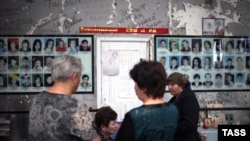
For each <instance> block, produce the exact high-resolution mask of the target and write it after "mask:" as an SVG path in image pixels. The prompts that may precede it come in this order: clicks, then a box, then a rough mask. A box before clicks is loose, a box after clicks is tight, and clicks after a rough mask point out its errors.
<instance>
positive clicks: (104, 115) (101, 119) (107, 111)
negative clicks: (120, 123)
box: [95, 106, 117, 129]
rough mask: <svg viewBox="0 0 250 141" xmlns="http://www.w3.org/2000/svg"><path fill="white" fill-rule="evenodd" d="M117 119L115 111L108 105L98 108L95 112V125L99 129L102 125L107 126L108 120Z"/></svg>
mask: <svg viewBox="0 0 250 141" xmlns="http://www.w3.org/2000/svg"><path fill="white" fill-rule="evenodd" d="M116 119H117V113H116V112H115V111H114V110H113V109H112V108H111V107H110V106H104V107H101V108H100V109H98V111H97V112H96V114H95V126H96V128H98V129H101V127H102V126H105V127H108V126H109V123H110V121H113V120H116Z"/></svg>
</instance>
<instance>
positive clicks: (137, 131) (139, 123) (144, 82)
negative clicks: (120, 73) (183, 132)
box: [116, 61, 178, 141]
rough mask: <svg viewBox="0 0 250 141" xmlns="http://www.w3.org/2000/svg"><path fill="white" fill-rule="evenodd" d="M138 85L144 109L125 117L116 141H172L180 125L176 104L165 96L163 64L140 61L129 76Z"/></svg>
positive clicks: (137, 93)
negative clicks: (171, 102)
mask: <svg viewBox="0 0 250 141" xmlns="http://www.w3.org/2000/svg"><path fill="white" fill-rule="evenodd" d="M129 74H130V77H131V78H132V79H133V81H134V82H135V86H134V89H135V93H136V96H137V97H138V99H139V100H141V101H142V103H143V105H141V106H139V107H136V108H134V109H132V110H130V111H129V112H127V113H126V114H125V118H124V120H123V122H122V124H121V127H120V129H119V131H118V133H117V136H116V140H117V141H159V140H161V141H172V139H173V134H174V132H175V130H176V126H177V121H178V110H177V108H176V106H175V105H174V104H169V103H166V102H165V101H164V99H163V95H164V92H165V87H166V84H167V83H166V82H167V81H166V80H167V79H166V78H167V74H166V71H165V69H164V67H163V66H162V64H161V63H159V62H156V61H141V62H139V63H138V64H136V65H135V66H134V67H133V68H132V69H131V70H130V72H129Z"/></svg>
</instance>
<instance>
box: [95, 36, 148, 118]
mask: <svg viewBox="0 0 250 141" xmlns="http://www.w3.org/2000/svg"><path fill="white" fill-rule="evenodd" d="M150 54H152V47H150V43H149V38H114V37H111V38H107V37H106V38H105V37H103V38H101V37H100V38H97V108H100V107H101V106H105V105H109V106H111V107H112V108H113V109H114V110H115V111H116V112H117V113H118V118H117V120H118V121H121V120H123V118H124V115H125V113H126V112H127V111H129V110H130V109H131V108H134V107H137V106H139V105H141V101H139V100H138V98H137V96H136V94H135V92H134V82H133V81H132V80H131V79H130V77H129V71H130V69H131V68H132V67H133V66H134V64H136V63H138V62H139V61H140V60H141V59H146V60H148V59H152V58H149V57H150V56H151V55H150Z"/></svg>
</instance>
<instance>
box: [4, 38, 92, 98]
mask: <svg viewBox="0 0 250 141" xmlns="http://www.w3.org/2000/svg"><path fill="white" fill-rule="evenodd" d="M93 47H94V41H93V36H92V35H69V36H60V35H46V36H45V35H41V36H40V35H23V36H21V35H18V36H3V35H2V36H0V94H1V93H2V94H5V93H13V94H16V93H25V94H31V93H38V92H41V91H42V90H45V89H46V88H48V87H51V86H52V85H53V82H52V79H51V69H50V65H51V60H52V59H53V58H55V57H57V56H60V55H64V54H69V55H73V56H76V57H78V58H80V59H81V60H82V64H83V66H84V70H83V72H82V76H81V82H80V85H79V88H78V90H77V92H76V93H77V94H82V93H93V91H94V83H93V82H94V75H93V72H94V70H93V64H94V63H93V62H94V57H93V56H94V48H93Z"/></svg>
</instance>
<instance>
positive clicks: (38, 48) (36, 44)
mask: <svg viewBox="0 0 250 141" xmlns="http://www.w3.org/2000/svg"><path fill="white" fill-rule="evenodd" d="M32 50H33V53H41V50H42V41H41V40H40V39H35V40H34V42H33V46H32Z"/></svg>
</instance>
